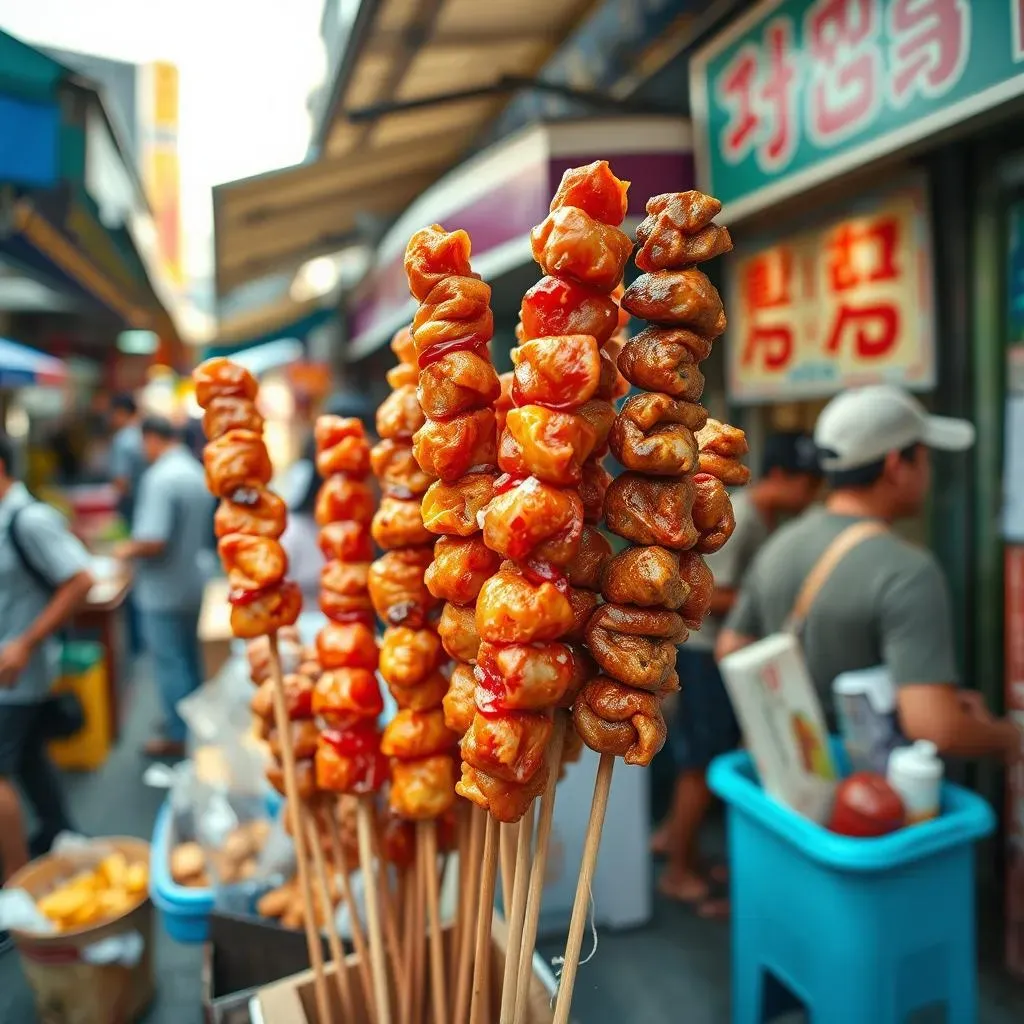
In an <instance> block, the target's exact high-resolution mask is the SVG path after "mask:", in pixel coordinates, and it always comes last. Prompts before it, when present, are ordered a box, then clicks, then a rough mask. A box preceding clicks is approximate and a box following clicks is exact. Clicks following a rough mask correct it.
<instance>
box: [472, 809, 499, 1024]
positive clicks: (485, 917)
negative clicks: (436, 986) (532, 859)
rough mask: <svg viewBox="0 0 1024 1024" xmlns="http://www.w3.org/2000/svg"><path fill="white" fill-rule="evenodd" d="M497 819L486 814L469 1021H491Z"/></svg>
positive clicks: (487, 1023)
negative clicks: (489, 994)
mask: <svg viewBox="0 0 1024 1024" xmlns="http://www.w3.org/2000/svg"><path fill="white" fill-rule="evenodd" d="M498 844H499V840H498V821H497V819H496V818H492V817H491V816H490V815H489V814H488V815H487V825H486V828H485V831H484V854H483V863H482V869H481V876H480V898H479V902H478V904H477V918H476V946H475V952H474V956H473V998H472V1001H471V1002H470V1005H469V1020H470V1024H489V1021H488V1020H487V1014H488V1009H487V995H488V988H489V984H490V979H489V977H488V975H489V974H490V966H491V921H492V919H493V917H494V887H495V883H496V882H497V880H498Z"/></svg>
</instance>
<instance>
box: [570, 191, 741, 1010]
mask: <svg viewBox="0 0 1024 1024" xmlns="http://www.w3.org/2000/svg"><path fill="white" fill-rule="evenodd" d="M720 209H721V204H720V203H719V202H718V201H717V200H715V199H712V198H711V197H709V196H705V195H703V194H701V193H699V192H684V193H673V194H669V195H662V196H655V197H654V198H653V199H651V200H650V201H649V202H648V203H647V213H648V216H647V218H646V219H645V220H644V221H643V223H642V224H641V225H640V228H639V229H638V232H637V240H638V242H639V249H638V251H637V255H636V263H637V267H638V268H639V269H640V270H642V271H644V273H643V274H641V276H640V277H639V278H638V279H637V280H636V281H635V282H634V283H633V284H632V285H631V286H630V287H629V288H628V289H626V292H625V294H624V295H623V297H622V308H623V309H624V310H625V311H627V312H628V313H631V314H632V315H634V316H637V317H640V318H641V319H645V320H648V321H651V326H649V327H647V328H646V329H645V330H644V331H642V332H641V333H640V334H639V335H638V336H637V337H635V338H633V339H632V340H630V341H628V342H627V343H626V345H625V347H624V348H623V350H622V352H621V353H620V355H619V359H618V367H619V370H620V371H621V372H622V374H623V375H624V376H625V377H626V379H627V380H628V381H629V382H630V383H631V384H633V385H635V386H636V387H638V388H641V389H643V390H642V392H641V393H640V394H637V395H634V396H633V397H631V398H629V399H627V401H626V402H625V403H624V405H623V407H622V409H621V410H620V412H619V414H618V416H617V417H616V419H615V425H614V427H613V428H612V431H611V435H610V444H611V449H612V452H613V453H614V455H615V457H616V458H617V459H618V460H619V462H621V463H622V465H623V466H624V467H625V469H626V472H624V473H623V474H621V475H620V476H619V477H618V478H617V479H616V480H614V481H613V482H612V483H611V485H610V486H609V488H608V490H607V494H606V496H605V517H606V521H607V525H608V528H609V529H610V530H612V531H613V532H614V533H616V534H617V535H618V536H619V537H622V538H623V539H624V540H627V541H629V542H630V544H631V546H630V547H629V548H627V549H626V550H625V551H622V552H620V553H619V554H618V555H616V556H615V558H614V559H612V560H611V561H610V562H609V563H608V565H607V566H606V567H605V569H604V572H603V576H602V595H603V597H604V599H605V602H606V603H605V604H603V605H602V606H601V607H600V608H598V609H597V610H596V611H595V612H594V614H593V615H592V616H591V618H590V621H589V622H588V624H587V630H586V637H587V646H588V648H589V650H590V652H591V654H592V655H593V657H594V659H595V660H596V661H597V663H598V665H599V666H600V669H601V673H602V674H601V675H600V676H598V677H597V678H595V679H593V680H591V681H590V682H589V683H588V684H587V685H586V686H585V687H584V688H583V690H582V692H581V693H580V695H579V698H578V700H577V701H576V704H575V705H574V707H573V719H574V721H575V724H576V728H577V729H578V731H579V733H580V735H581V736H582V737H583V740H584V742H585V743H586V744H587V745H588V746H589V747H591V749H593V750H596V751H597V752H599V753H600V754H601V755H602V756H601V762H600V766H599V768H598V775H597V780H596V783H595V788H594V800H593V805H592V808H591V816H590V822H589V824H588V828H587V836H586V841H585V846H584V855H583V864H582V866H581V871H580V877H579V880H578V884H577V891H576V900H575V904H574V907H573V916H572V921H571V924H570V929H569V939H568V943H567V947H566V956H565V969H564V972H563V974H562V979H561V985H560V989H559V993H558V999H557V1002H556V1005H555V1021H556V1024H565V1022H566V1021H567V1020H568V1017H569V1007H570V1004H571V1001H572V993H573V986H574V983H575V977H576V970H577V968H578V965H579V956H580V948H581V943H582V938H583V930H584V924H585V919H586V913H587V906H588V903H589V899H590V886H591V882H592V879H593V873H594V869H595V866H596V861H597V851H598V846H599V843H600V836H601V828H602V826H603V822H604V814H605V809H606V806H607V800H608V792H609V789H610V785H611V775H612V766H613V764H614V758H615V757H622V758H623V759H624V760H625V762H626V763H627V764H633V765H649V764H650V762H651V760H652V759H653V757H654V755H655V754H656V753H657V752H658V751H659V750H660V749H661V747H662V745H663V744H664V742H665V736H666V727H665V721H664V718H663V716H662V712H661V703H662V701H663V700H664V698H665V696H666V695H667V694H669V693H671V692H673V691H675V690H677V689H678V688H679V678H678V675H677V673H676V669H675V665H676V647H677V645H678V644H681V643H683V642H684V641H685V640H686V638H687V635H688V629H690V628H697V627H698V626H699V625H700V623H701V621H702V620H703V618H704V616H705V615H706V614H707V610H708V605H709V603H710V599H711V592H712V590H713V587H714V581H713V578H712V576H711V573H710V571H709V570H708V568H707V566H706V564H705V563H704V559H703V557H702V556H703V555H704V554H709V553H711V552H714V551H717V550H718V549H719V548H721V547H722V545H723V544H725V542H726V541H727V540H728V539H729V537H730V536H731V534H732V531H733V529H734V527H735V520H734V519H733V516H732V506H731V503H730V500H729V496H728V494H727V492H726V490H725V486H724V485H725V484H726V483H729V484H742V483H745V482H746V480H747V478H748V476H749V471H748V470H747V468H746V467H745V466H744V465H743V464H742V463H741V462H740V461H739V457H740V456H741V455H742V454H744V453H745V452H746V450H747V449H746V440H745V438H744V436H743V432H742V431H739V430H736V429H735V428H733V427H728V426H725V425H723V424H719V423H717V421H714V420H709V419H708V415H707V412H706V410H705V409H704V408H703V407H702V406H701V405H700V404H699V400H700V397H701V394H702V392H703V387H704V378H703V375H702V374H701V372H700V368H699V363H700V361H701V360H703V359H705V358H707V356H708V355H709V354H710V351H711V347H712V344H713V342H714V339H715V338H717V337H718V336H720V335H721V334H722V333H723V332H724V330H725V326H726V321H725V312H724V310H723V307H722V302H721V299H720V298H719V295H718V292H717V291H716V289H715V288H714V286H713V285H712V284H711V282H710V281H709V280H708V279H707V277H705V275H704V274H703V273H702V272H701V271H700V270H698V269H697V268H696V267H695V264H696V263H698V262H700V261H703V260H707V259H711V258H713V257H714V256H717V255H720V254H721V253H724V252H727V251H728V250H729V249H731V248H732V241H731V239H730V237H729V232H728V230H727V229H726V228H724V227H721V226H719V225H717V224H715V223H714V217H715V216H716V214H717V213H718V212H719V210H720Z"/></svg>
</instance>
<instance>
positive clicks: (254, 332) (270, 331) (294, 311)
mask: <svg viewBox="0 0 1024 1024" xmlns="http://www.w3.org/2000/svg"><path fill="white" fill-rule="evenodd" d="M334 315H335V310H334V309H332V308H325V307H324V306H323V304H322V303H321V302H319V301H316V300H312V301H309V302H295V301H294V300H292V299H290V298H289V297H288V296H284V297H282V298H280V299H278V300H276V301H273V302H269V303H267V304H266V305H261V306H259V307H258V308H255V309H248V310H243V311H241V312H239V313H236V314H235V315H234V316H231V317H227V318H224V319H221V320H220V321H219V322H218V327H217V336H216V339H215V340H214V341H213V342H212V343H211V344H210V345H209V346H207V355H227V354H230V353H231V352H237V351H239V350H241V349H247V348H252V347H253V346H255V345H262V344H263V343H264V342H268V341H276V340H277V339H278V338H305V337H306V335H307V334H309V333H310V331H313V330H315V329H316V328H317V327H319V326H320V325H321V324H323V323H325V322H326V321H327V320H329V319H330V318H331V317H332V316H334Z"/></svg>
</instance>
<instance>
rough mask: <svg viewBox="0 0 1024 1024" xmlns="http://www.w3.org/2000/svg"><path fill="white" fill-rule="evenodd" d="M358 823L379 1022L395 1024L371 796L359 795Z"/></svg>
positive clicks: (380, 1023) (361, 867) (371, 966)
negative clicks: (374, 843)
mask: <svg viewBox="0 0 1024 1024" xmlns="http://www.w3.org/2000/svg"><path fill="white" fill-rule="evenodd" d="M356 824H357V828H358V833H359V866H360V869H361V870H362V872H363V882H364V885H363V891H364V893H365V899H366V923H367V928H368V931H369V933H370V969H371V972H372V974H373V991H374V1004H375V1006H376V1008H377V1024H391V1003H390V1000H389V998H388V977H387V965H386V964H385V960H384V939H383V935H382V932H381V923H380V905H379V903H378V894H377V884H376V880H375V879H376V873H375V871H374V863H373V861H374V857H373V804H372V802H371V799H370V798H369V797H360V798H359V803H358V804H357V809H356Z"/></svg>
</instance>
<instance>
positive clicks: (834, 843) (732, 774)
mask: <svg viewBox="0 0 1024 1024" xmlns="http://www.w3.org/2000/svg"><path fill="white" fill-rule="evenodd" d="M840 760H841V761H842V760H844V759H843V758H840ZM709 783H710V785H711V788H712V789H713V790H714V792H716V793H717V794H718V795H719V796H721V797H722V799H723V800H724V801H725V802H726V805H727V807H728V818H729V860H730V885H731V889H732V902H733V915H732V917H733V1021H734V1024H754V1022H758V1021H761V1020H765V1019H768V1018H769V1017H770V1016H772V1014H773V1011H775V1012H777V1011H779V1010H781V1009H786V1008H788V1006H787V1000H786V999H785V998H780V994H781V993H783V992H784V991H785V989H788V990H789V993H790V994H791V995H794V996H796V998H797V999H798V1000H799V1001H800V1002H802V1003H803V1004H804V1006H805V1007H806V1008H807V1010H808V1012H809V1013H810V1015H811V1018H812V1019H813V1020H822V1021H827V1022H828V1024H862V1022H866V1021H871V1022H872V1024H888V1022H896V1021H903V1020H905V1019H906V1016H907V1015H908V1014H909V1013H910V1012H912V1011H914V1010H916V1009H918V1008H920V1007H924V1006H930V1005H933V1004H946V1005H947V1007H948V1017H947V1019H949V1020H950V1021H956V1022H957V1024H968V1022H970V1021H973V1020H974V1019H975V1016H974V1014H975V1006H976V1000H977V992H976V985H977V981H976V966H975V950H974V928H975V922H974V874H973V866H974V849H973V847H974V843H975V841H976V840H978V839H980V838H982V837H983V836H985V835H987V834H989V833H990V832H991V831H992V830H993V828H994V827H995V815H994V814H993V813H992V809H991V808H990V807H989V806H988V804H987V803H986V802H985V801H984V800H983V799H981V797H979V796H977V795H976V794H974V793H971V792H969V791H968V790H965V789H962V788H961V787H959V786H954V785H950V784H946V785H945V786H943V790H942V814H941V816H940V817H938V818H936V819H933V820H932V821H927V822H923V823H921V824H918V825H912V826H910V827H908V828H905V829H901V830H900V831H898V832H893V833H891V834H890V835H887V836H881V837H879V838H876V839H855V838H851V837H847V836H840V835H836V834H835V833H832V832H829V831H828V830H827V829H825V828H823V827H822V826H820V825H817V824H815V823H814V822H812V821H809V820H808V819H806V818H802V817H800V816H799V815H798V814H796V812H794V811H792V810H790V809H789V808H788V807H786V806H784V805H783V804H781V803H780V802H779V801H777V800H775V799H774V798H772V797H771V796H769V795H768V794H766V793H765V792H764V790H763V789H762V788H761V785H760V783H759V782H758V780H757V773H756V771H755V769H754V766H753V762H752V761H751V758H750V755H749V754H747V753H745V752H743V751H740V752H737V753H733V754H727V755H725V756H724V757H720V758H718V759H717V760H716V761H715V762H714V763H713V764H712V766H711V770H710V773H709ZM776 982H781V983H782V986H783V987H782V988H780V987H779V986H778V985H777V984H776ZM788 1002H789V1004H790V1005H791V1002H792V1001H791V1000H789V1001H788Z"/></svg>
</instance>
